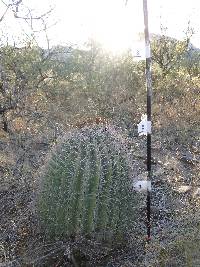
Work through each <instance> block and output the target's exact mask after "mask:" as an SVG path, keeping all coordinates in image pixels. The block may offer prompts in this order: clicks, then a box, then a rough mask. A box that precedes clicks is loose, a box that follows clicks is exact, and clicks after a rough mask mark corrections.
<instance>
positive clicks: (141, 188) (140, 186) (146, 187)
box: [133, 180, 151, 192]
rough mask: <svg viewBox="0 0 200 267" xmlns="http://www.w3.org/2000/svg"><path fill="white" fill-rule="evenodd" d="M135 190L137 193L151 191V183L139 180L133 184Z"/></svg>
mask: <svg viewBox="0 0 200 267" xmlns="http://www.w3.org/2000/svg"><path fill="white" fill-rule="evenodd" d="M133 189H134V190H135V191H137V192H146V191H151V181H147V180H139V181H137V182H135V183H133Z"/></svg>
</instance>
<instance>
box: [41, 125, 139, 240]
mask: <svg viewBox="0 0 200 267" xmlns="http://www.w3.org/2000/svg"><path fill="white" fill-rule="evenodd" d="M130 177H131V160H130V155H129V153H128V150H127V146H126V144H125V142H124V140H123V138H122V137H121V135H120V134H119V133H118V131H116V130H115V129H114V128H113V127H111V126H109V127H106V128H105V126H104V127H103V126H93V127H91V126H90V127H85V128H83V129H76V130H73V131H72V132H70V133H68V134H67V135H66V136H65V137H64V138H63V139H62V140H61V141H60V142H59V143H58V145H57V146H56V147H55V149H54V150H53V152H52V153H51V156H50V157H49V159H48V161H47V164H46V166H45V168H44V170H43V171H42V174H41V175H40V186H39V193H38V198H37V209H38V213H39V217H40V221H41V223H42V225H43V226H44V227H45V229H46V231H47V232H48V234H49V235H50V236H53V237H58V236H61V235H62V236H76V235H78V234H89V235H90V234H95V233H99V232H104V233H106V232H109V233H113V234H115V233H124V232H126V231H127V230H128V229H129V230H131V229H132V226H133V224H134V219H135V209H134V208H135V205H136V203H135V195H134V193H133V192H132V190H131V189H132V181H131V178H130Z"/></svg>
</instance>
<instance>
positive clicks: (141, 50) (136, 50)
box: [131, 40, 146, 60]
mask: <svg viewBox="0 0 200 267" xmlns="http://www.w3.org/2000/svg"><path fill="white" fill-rule="evenodd" d="M131 53H132V56H133V57H134V58H135V59H136V60H145V59H146V53H145V43H144V41H143V40H142V41H135V42H134V43H133V46H132V48H131Z"/></svg>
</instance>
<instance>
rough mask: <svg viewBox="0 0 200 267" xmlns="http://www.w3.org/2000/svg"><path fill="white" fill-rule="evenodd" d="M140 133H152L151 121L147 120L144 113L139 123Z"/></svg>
mask: <svg viewBox="0 0 200 267" xmlns="http://www.w3.org/2000/svg"><path fill="white" fill-rule="evenodd" d="M138 134H139V136H141V135H147V134H151V121H148V120H147V115H142V118H141V122H140V123H139V124H138Z"/></svg>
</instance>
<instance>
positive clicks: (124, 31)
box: [0, 0, 200, 52]
mask: <svg viewBox="0 0 200 267" xmlns="http://www.w3.org/2000/svg"><path fill="white" fill-rule="evenodd" d="M6 1H7V2H8V1H11V0H4V2H6ZM142 2H143V1H142V0H128V1H127V4H126V1H125V0H23V4H24V7H20V6H19V12H18V14H19V15H24V14H25V13H26V12H27V10H28V9H27V8H26V7H28V8H29V9H31V10H32V14H34V15H37V14H43V13H45V12H46V11H48V10H49V9H50V8H51V7H53V11H52V12H51V14H50V15H49V17H48V18H47V19H46V20H45V22H46V23H47V26H48V27H49V28H48V30H47V36H48V39H49V41H50V45H56V44H61V45H65V44H69V43H72V44H78V45H81V44H83V43H85V42H87V41H88V39H91V38H93V39H96V40H97V41H98V42H100V43H102V45H103V46H104V47H105V48H106V49H108V50H112V51H116V52H117V51H123V50H125V49H127V48H131V47H132V46H134V44H137V43H139V39H140V38H139V35H138V33H141V32H143V31H144V25H143V8H142ZM4 10H5V6H4V5H3V4H2V2H1V0H0V12H2V13H3V11H4ZM148 12H149V31H150V33H161V25H163V26H164V27H166V28H167V30H166V34H167V35H169V36H172V37H175V38H178V39H182V38H184V36H185V34H184V31H185V30H186V29H187V27H188V22H189V21H190V25H191V26H192V27H193V28H194V30H195V34H194V36H193V38H192V43H193V44H194V45H195V46H197V47H200V19H199V14H200V0H190V1H188V0H148ZM2 13H0V17H1V15H2ZM33 28H34V30H35V31H37V30H40V29H41V23H40V24H39V23H38V21H35V22H33ZM0 31H1V32H2V33H1V36H4V38H8V39H9V40H14V41H15V42H17V41H16V40H18V39H21V36H24V38H26V34H27V33H28V35H29V32H30V31H29V28H28V27H27V25H26V23H24V21H23V20H20V19H17V20H16V19H15V18H14V17H13V14H12V12H11V11H9V12H8V13H7V14H6V16H5V19H4V20H3V21H2V22H0ZM35 35H36V36H37V41H38V43H39V44H40V45H41V46H46V45H47V42H46V38H45V34H44V32H40V33H38V32H37V33H35ZM140 36H141V35H140Z"/></svg>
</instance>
